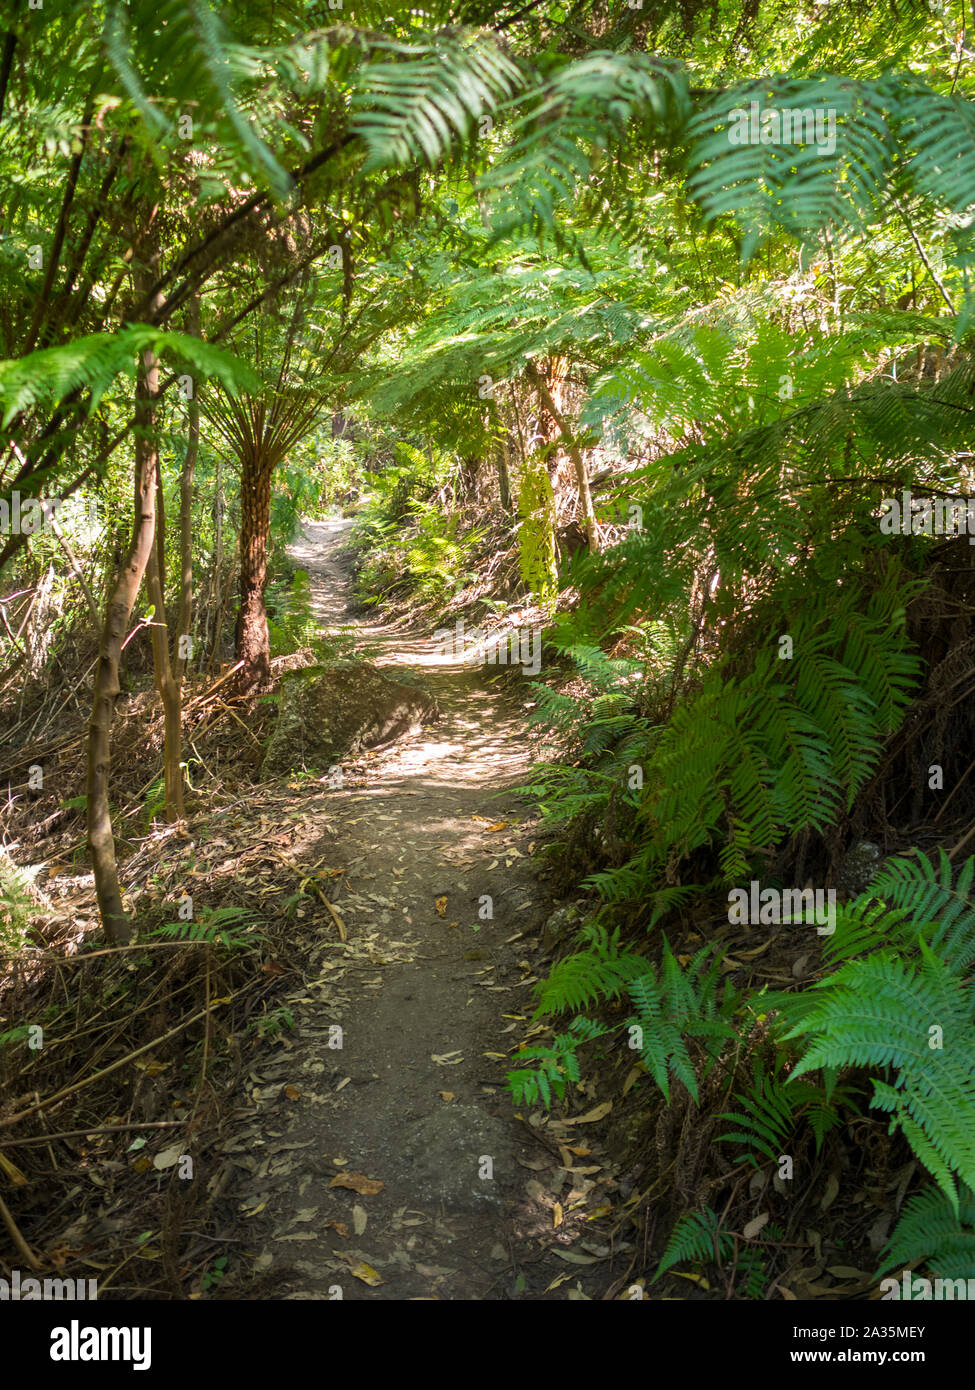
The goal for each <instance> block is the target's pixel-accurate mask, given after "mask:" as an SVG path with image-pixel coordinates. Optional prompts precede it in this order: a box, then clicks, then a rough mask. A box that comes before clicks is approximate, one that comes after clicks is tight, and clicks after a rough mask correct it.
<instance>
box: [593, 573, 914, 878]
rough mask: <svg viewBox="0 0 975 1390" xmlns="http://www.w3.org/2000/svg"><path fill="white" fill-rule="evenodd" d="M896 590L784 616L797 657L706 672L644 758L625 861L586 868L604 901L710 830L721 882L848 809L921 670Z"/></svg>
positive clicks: (763, 656) (681, 854)
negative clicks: (636, 832) (633, 843)
mask: <svg viewBox="0 0 975 1390" xmlns="http://www.w3.org/2000/svg"><path fill="white" fill-rule="evenodd" d="M901 598H902V594H901V591H900V589H899V587H898V586H897V585H896V584H895V583H893V582H891V583H889V584H888V585H887V586H886V587H885V588H884V589H881V590H878V591H877V592H876V593H875V594H874V595H873V596H872V597H871V598H870V600H869V601H868V603H867V604H866V606H865V611H860V610H861V607H862V604H861V601H860V600H859V599H856V600H855V599H854V598H853V596H852V595H851V596H850V597H848V598H847V597H838V598H830V599H829V600H828V602H820V603H817V602H816V601H811V602H810V603H809V604H808V605H807V610H806V611H805V612H803V613H801V614H797V615H796V616H795V617H794V618H793V619H792V620H791V621H790V623H789V635H790V636H791V637H792V640H793V646H794V655H793V659H792V660H786V661H782V660H779V659H778V657H777V651H773V650H769V649H766V650H765V651H760V652H759V654H758V656H757V657H756V659H755V662H754V665H753V667H752V669H751V671H750V672H747V673H746V674H744V675H740V676H739V675H734V674H731V673H730V672H729V670H728V665H729V663H728V662H727V661H724V662H721V661H718V662H716V663H715V664H714V665H712V666H711V667H710V668H709V669H708V671H707V672H706V673H705V675H704V676H703V678H702V680H701V682H700V689H699V691H698V693H697V694H696V696H694V697H693V698H691V699H688V700H687V701H686V702H685V703H684V704H682V705H680V706H679V707H678V708H677V709H676V710H675V712H674V714H673V716H672V718H671V720H670V722H669V724H668V725H667V726H666V727H664V728H663V729H662V730H661V732H660V734H659V736H658V737H657V738H656V740H655V743H654V745H653V747H652V750H651V751H650V754H649V757H648V758H647V760H646V781H645V787H644V793H643V797H642V801H641V807H640V816H641V819H642V820H643V821H644V822H645V824H646V827H647V829H646V831H645V833H644V841H643V844H642V845H641V846H640V848H639V851H638V853H637V854H636V855H635V856H634V858H633V859H632V860H631V861H630V862H629V864H628V865H626V866H624V868H623V869H621V870H612V871H608V872H606V873H601V874H597V875H594V876H593V879H592V882H593V884H594V886H596V887H597V888H598V890H599V892H600V893H601V894H602V896H603V897H604V898H605V899H606V900H607V901H609V902H614V901H616V902H619V901H623V900H626V899H627V898H630V897H632V896H633V895H634V893H635V892H636V891H639V890H640V889H641V888H642V887H643V885H644V884H646V883H647V882H648V881H649V882H651V883H652V882H653V880H654V878H655V876H656V874H657V873H658V872H659V870H660V868H661V867H662V866H663V865H664V864H666V863H668V862H670V863H673V862H675V861H677V860H679V859H681V858H685V857H687V856H688V855H689V854H690V853H692V852H693V851H694V850H696V849H698V848H700V847H701V846H704V845H709V844H711V843H713V842H714V840H715V839H716V838H717V837H719V842H720V854H719V862H720V865H721V871H722V874H723V875H724V877H725V879H726V881H728V882H733V881H734V880H735V879H736V878H741V877H746V876H747V875H748V874H749V872H750V867H751V864H752V862H753V859H754V857H755V856H756V855H757V854H760V853H768V852H770V851H771V850H773V849H774V848H775V846H776V845H778V844H779V843H780V842H781V841H782V839H783V838H784V837H785V836H786V835H788V834H794V833H795V832H796V831H797V830H801V829H803V828H805V827H807V826H811V827H812V828H814V829H817V830H822V829H824V828H825V827H826V826H828V825H830V824H832V823H833V822H834V821H835V820H836V818H837V817H838V815H839V814H840V813H841V811H842V810H843V809H844V808H849V807H850V806H851V805H852V803H853V799H854V798H855V796H856V794H857V792H858V791H859V790H860V788H862V787H863V785H864V784H865V782H866V780H867V778H868V777H869V776H870V774H871V772H872V771H873V769H874V767H875V766H876V763H877V760H878V757H879V754H880V750H881V747H882V744H883V738H884V736H885V735H886V734H888V733H890V732H891V731H892V729H893V728H894V727H896V725H897V724H898V723H899V721H900V719H901V718H902V717H903V712H904V710H905V709H906V707H907V703H908V700H909V698H910V694H911V691H912V689H913V687H914V684H915V682H916V679H917V673H918V671H919V662H918V660H917V658H916V657H915V656H914V655H913V654H912V653H911V652H910V650H909V649H908V644H907V639H906V636H905V632H904V622H903V610H902V607H901ZM775 641H776V643H777V637H776V639H775ZM770 645H771V643H770Z"/></svg>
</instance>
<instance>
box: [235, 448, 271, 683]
mask: <svg viewBox="0 0 975 1390" xmlns="http://www.w3.org/2000/svg"><path fill="white" fill-rule="evenodd" d="M273 471H274V461H273V459H272V458H269V457H268V456H267V455H266V454H263V453H260V452H254V453H250V452H249V453H247V454H246V455H245V456H244V457H243V458H242V459H241V474H240V513H241V516H240V613H239V615H238V618H237V659H238V661H243V663H244V664H243V666H242V667H241V669H240V673H239V675H238V677H237V683H238V689H240V690H241V691H248V690H253V689H254V687H255V686H256V685H260V684H261V682H262V681H265V680H267V678H268V676H269V675H270V673H271V637H270V632H269V631H268V625H267V610H266V609H265V607H264V587H265V585H266V583H267V538H268V531H269V530H270V526H271V475H272V473H273Z"/></svg>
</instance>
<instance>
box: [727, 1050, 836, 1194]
mask: <svg viewBox="0 0 975 1390" xmlns="http://www.w3.org/2000/svg"><path fill="white" fill-rule="evenodd" d="M753 1067H754V1075H753V1077H752V1084H751V1087H750V1089H749V1090H748V1091H747V1092H745V1093H744V1094H738V1095H736V1096H735V1097H734V1100H735V1101H736V1102H737V1103H738V1105H740V1106H741V1109H740V1110H737V1111H732V1112H730V1113H724V1114H722V1115H720V1116H719V1119H722V1120H729V1121H730V1122H731V1123H732V1124H736V1125H738V1126H739V1128H738V1129H737V1130H733V1131H731V1132H729V1133H727V1134H719V1135H718V1142H719V1143H738V1144H745V1145H747V1146H748V1152H747V1153H744V1154H741V1155H740V1156H739V1157H738V1159H737V1160H736V1162H739V1163H750V1164H751V1165H752V1167H754V1168H758V1167H760V1166H761V1165H760V1163H759V1162H758V1159H757V1158H756V1157H755V1152H754V1151H756V1150H757V1152H758V1153H761V1154H764V1155H765V1157H766V1158H769V1159H771V1160H772V1162H773V1163H776V1162H778V1159H779V1157H780V1155H781V1154H783V1153H787V1152H789V1145H788V1142H787V1141H788V1140H789V1137H790V1136H791V1135H792V1134H793V1133H794V1132H795V1131H796V1129H797V1127H798V1126H799V1125H800V1124H801V1123H808V1124H809V1125H810V1127H811V1129H812V1131H813V1134H814V1135H815V1139H816V1151H817V1153H818V1152H819V1150H820V1149H821V1148H822V1144H823V1139H824V1137H825V1135H826V1134H827V1133H828V1132H829V1130H831V1129H834V1128H835V1127H836V1126H837V1125H838V1124H839V1123H840V1103H841V1102H842V1101H852V1099H853V1091H852V1088H850V1087H848V1086H836V1085H834V1086H832V1087H831V1088H829V1089H827V1088H826V1087H824V1086H818V1085H813V1084H811V1083H810V1082H808V1081H805V1082H804V1081H796V1080H794V1079H793V1078H792V1077H790V1076H778V1075H776V1074H775V1073H774V1072H772V1071H770V1070H769V1066H768V1062H767V1060H766V1059H763V1058H760V1057H756V1058H755V1060H754V1063H753Z"/></svg>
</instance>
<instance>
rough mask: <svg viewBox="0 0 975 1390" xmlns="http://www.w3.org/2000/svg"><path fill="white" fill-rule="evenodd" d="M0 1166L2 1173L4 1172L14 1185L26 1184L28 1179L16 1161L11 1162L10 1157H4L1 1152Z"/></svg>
mask: <svg viewBox="0 0 975 1390" xmlns="http://www.w3.org/2000/svg"><path fill="white" fill-rule="evenodd" d="M0 1168H2V1169H3V1171H4V1173H6V1175H7V1177H8V1178H9V1179H10V1181H11V1182H12V1183H13V1185H14V1187H26V1186H27V1182H28V1180H27V1178H26V1177H25V1176H24V1174H23V1173H22V1172H21V1171H20V1169H19V1168H18V1167H17V1165H16V1163H14V1162H12V1161H11V1159H9V1158H6V1157H5V1156H4V1155H3V1154H0Z"/></svg>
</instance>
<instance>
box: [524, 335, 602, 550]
mask: <svg viewBox="0 0 975 1390" xmlns="http://www.w3.org/2000/svg"><path fill="white" fill-rule="evenodd" d="M525 369H526V372H527V374H528V379H529V381H530V382H531V384H532V385H533V386H534V388H535V390H536V392H537V393H538V398H539V400H540V401H541V403H542V405H543V406H544V408H545V410H547V411H548V413H549V415H551V417H552V419H553V420H554V421H555V423H556V425H557V426H558V430H559V434H560V435H561V436H562V442H563V443H564V445H565V447H566V450H567V451H568V454H569V457H570V458H571V460H572V465H573V467H574V468H575V474H576V482H577V484H578V487H579V501H580V503H581V504H582V517H583V522H584V524H585V528H586V540H587V542H588V543H589V549H590V550H594V551H595V550H598V549H599V528H598V526H597V524H596V513H595V511H594V510H593V505H592V493H591V492H590V491H589V477H588V475H587V473H586V463H585V460H584V459H583V457H582V452H581V450H580V449H579V446H578V445H577V444H576V441H575V437H574V436H573V433H572V431H571V430H570V429H569V426H568V423H567V422H566V419H565V416H564V415H563V414H562V412H561V410H559V407H558V406H557V405H556V403H555V401H554V399H553V397H552V393H551V391H550V390H549V389H548V384H547V383H546V381H545V378H544V377H543V376H542V374H541V372H540V371H539V370H538V368H537V367H536V366H535V364H534V362H533V361H532V360H531V358H529V359H528V361H527V362H526V363H525Z"/></svg>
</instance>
